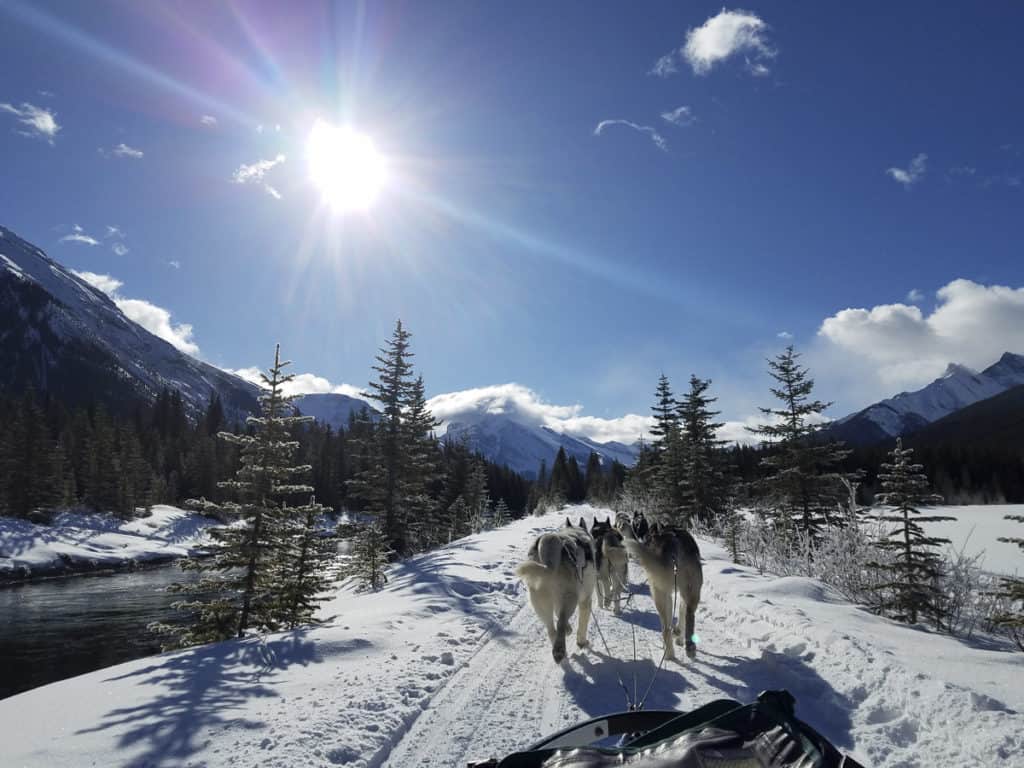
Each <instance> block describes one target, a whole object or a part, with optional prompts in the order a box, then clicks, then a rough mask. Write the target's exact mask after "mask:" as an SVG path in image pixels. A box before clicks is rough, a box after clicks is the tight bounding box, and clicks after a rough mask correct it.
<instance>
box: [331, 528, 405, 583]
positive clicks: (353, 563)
mask: <svg viewBox="0 0 1024 768" xmlns="http://www.w3.org/2000/svg"><path fill="white" fill-rule="evenodd" d="M338 533H339V535H341V536H342V537H347V536H346V533H347V532H346V530H345V529H344V528H339V531H338ZM351 541H352V550H351V552H350V555H349V558H348V560H347V561H346V562H345V563H344V564H343V565H342V570H341V575H342V576H347V577H350V578H351V579H353V580H354V581H355V582H356V583H357V584H359V585H362V586H364V587H369V588H370V589H372V590H374V591H376V590H378V589H380V588H381V587H383V586H384V585H385V584H387V582H388V576H387V566H388V563H390V562H391V558H392V557H393V556H394V554H395V553H394V552H393V551H391V549H389V548H388V538H387V535H386V534H385V533H384V529H383V528H382V527H381V526H380V524H379V523H378V522H377V521H376V520H371V521H369V522H365V523H361V524H359V525H356V526H355V534H354V535H351Z"/></svg>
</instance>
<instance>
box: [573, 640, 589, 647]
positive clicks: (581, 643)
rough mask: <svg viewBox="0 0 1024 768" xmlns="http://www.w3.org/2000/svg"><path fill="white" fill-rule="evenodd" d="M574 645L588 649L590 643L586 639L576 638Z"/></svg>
mask: <svg viewBox="0 0 1024 768" xmlns="http://www.w3.org/2000/svg"><path fill="white" fill-rule="evenodd" d="M576 645H578V646H579V647H580V648H589V647H590V641H589V640H586V639H584V640H580V639H579V638H576Z"/></svg>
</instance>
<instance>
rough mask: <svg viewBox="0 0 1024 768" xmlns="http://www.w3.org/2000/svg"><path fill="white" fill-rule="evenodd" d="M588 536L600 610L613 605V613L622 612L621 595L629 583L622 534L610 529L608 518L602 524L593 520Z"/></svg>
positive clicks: (609, 518)
mask: <svg viewBox="0 0 1024 768" xmlns="http://www.w3.org/2000/svg"><path fill="white" fill-rule="evenodd" d="M590 535H591V536H593V537H594V547H595V552H596V559H597V597H598V600H599V601H600V603H601V607H602V608H610V607H611V605H612V602H614V603H615V613H616V614H619V613H621V612H622V607H621V599H622V593H623V592H625V591H626V590H627V589H628V588H627V586H626V585H627V583H628V581H629V557H628V556H627V555H626V547H625V546H624V545H623V543H622V534H621V533H619V532H618V531H617V530H615V528H614V527H612V519H611V516H609V517H608V518H607V519H606V520H605V521H604V522H603V523H602V522H600V521H599V520H597V519H596V518H595V519H594V523H593V524H592V525H591V526H590Z"/></svg>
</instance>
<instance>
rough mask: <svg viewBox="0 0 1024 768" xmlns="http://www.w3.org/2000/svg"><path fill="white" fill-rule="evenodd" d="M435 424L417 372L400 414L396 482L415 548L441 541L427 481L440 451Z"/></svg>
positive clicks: (437, 514)
mask: <svg viewBox="0 0 1024 768" xmlns="http://www.w3.org/2000/svg"><path fill="white" fill-rule="evenodd" d="M439 424H440V422H439V421H437V420H436V419H435V418H434V416H433V414H431V412H430V410H429V409H428V408H427V398H426V394H425V390H424V386H423V377H422V376H419V377H417V378H416V379H415V380H414V381H413V382H412V385H411V387H410V388H409V396H408V403H407V407H406V410H405V413H404V414H403V422H402V426H403V431H404V433H405V434H404V438H405V462H404V472H403V477H402V481H401V484H400V490H401V498H400V503H401V505H402V507H403V514H404V517H405V519H406V521H407V526H408V536H409V539H410V542H411V545H412V547H413V548H414V549H416V550H424V549H429V548H430V547H432V546H436V545H437V544H439V543H441V542H440V541H439V540H438V531H439V528H438V525H439V523H440V522H441V519H440V518H441V515H440V506H439V504H438V502H437V500H436V499H434V498H431V496H430V492H429V485H430V483H431V482H433V480H434V479H435V478H436V477H437V476H438V473H439V471H440V468H439V466H438V464H439V460H440V454H439V451H438V445H437V438H436V437H435V436H434V430H435V429H436V428H437V427H438V425H439Z"/></svg>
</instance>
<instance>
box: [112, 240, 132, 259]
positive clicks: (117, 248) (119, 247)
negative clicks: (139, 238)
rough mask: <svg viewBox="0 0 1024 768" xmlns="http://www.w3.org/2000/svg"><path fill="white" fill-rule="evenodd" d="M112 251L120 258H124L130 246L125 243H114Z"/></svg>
mask: <svg viewBox="0 0 1024 768" xmlns="http://www.w3.org/2000/svg"><path fill="white" fill-rule="evenodd" d="M110 250H112V251H113V252H114V253H116V254H117V255H118V256H124V255H125V254H126V253H128V246H127V245H125V244H124V243H114V244H113V245H112V246H110Z"/></svg>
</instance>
